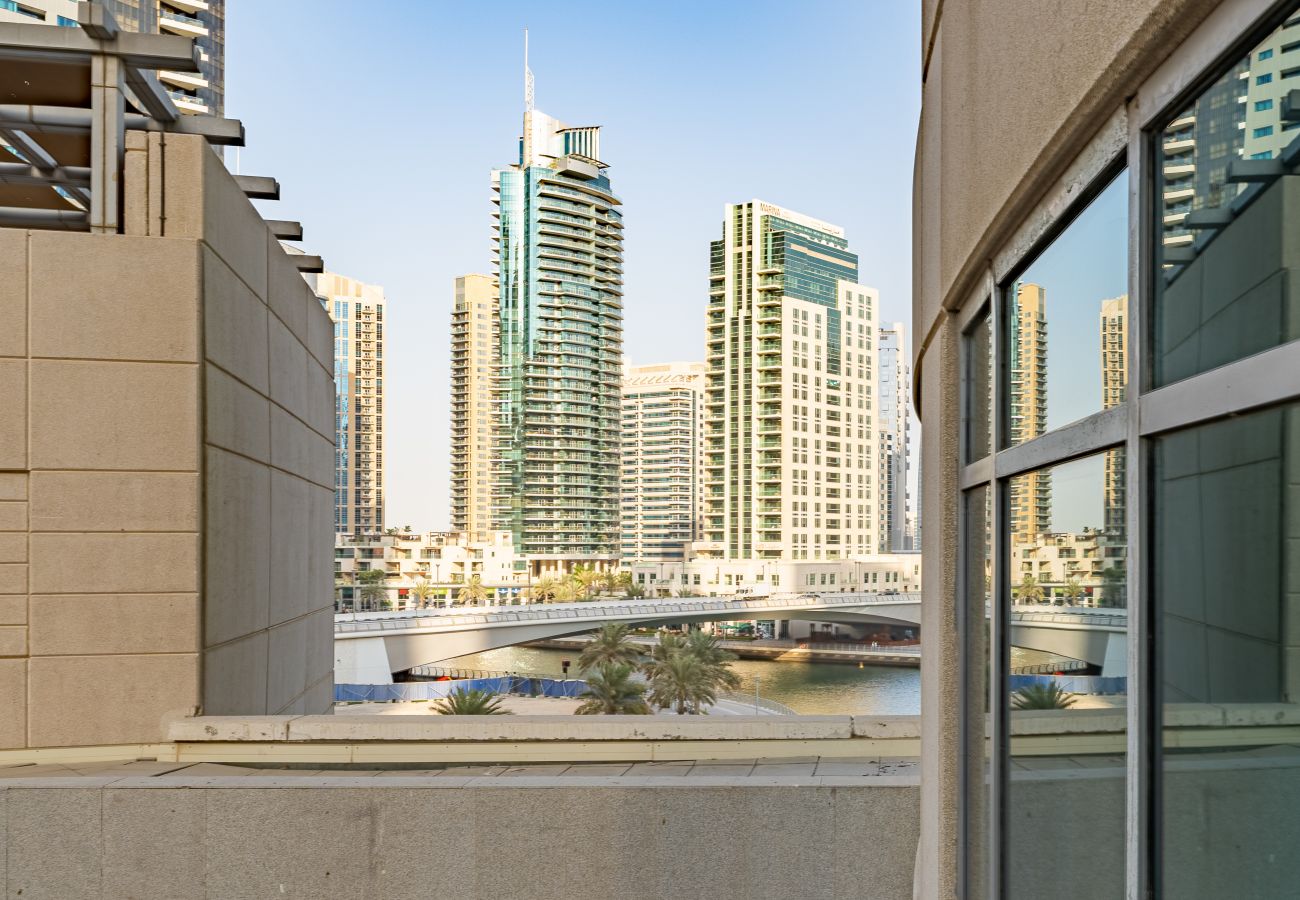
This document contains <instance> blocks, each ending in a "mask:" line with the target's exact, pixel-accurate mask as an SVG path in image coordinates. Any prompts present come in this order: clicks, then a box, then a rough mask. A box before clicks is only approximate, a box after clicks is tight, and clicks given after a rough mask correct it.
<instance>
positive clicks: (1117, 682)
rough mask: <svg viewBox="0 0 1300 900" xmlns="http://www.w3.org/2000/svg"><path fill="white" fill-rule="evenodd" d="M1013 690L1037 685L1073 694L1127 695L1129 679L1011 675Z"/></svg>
mask: <svg viewBox="0 0 1300 900" xmlns="http://www.w3.org/2000/svg"><path fill="white" fill-rule="evenodd" d="M1007 680H1008V681H1009V682H1010V686H1011V690H1013V691H1018V690H1020V689H1021V688H1026V687H1029V686H1030V685H1035V684H1055V685H1056V686H1057V687H1059V688H1060V689H1061V690H1063V691H1067V692H1069V693H1071V694H1127V693H1128V678H1127V677H1126V676H1124V675H1115V676H1102V675H1011V676H1009V677H1008V679H1007Z"/></svg>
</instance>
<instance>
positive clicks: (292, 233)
mask: <svg viewBox="0 0 1300 900" xmlns="http://www.w3.org/2000/svg"><path fill="white" fill-rule="evenodd" d="M266 224H267V227H268V228H270V229H271V234H273V235H275V237H276V240H281V241H301V240H302V223H301V222H290V221H288V220H286V219H267V220H266Z"/></svg>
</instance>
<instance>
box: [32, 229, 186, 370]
mask: <svg viewBox="0 0 1300 900" xmlns="http://www.w3.org/2000/svg"><path fill="white" fill-rule="evenodd" d="M31 279H32V282H31V355H32V356H33V357H37V356H39V357H52V358H71V359H138V360H151V361H171V362H197V361H198V345H199V329H198V291H199V263H198V251H197V248H196V245H195V243H194V242H193V241H190V240H167V239H163V238H156V237H129V236H126V235H96V234H73V233H60V232H56V231H34V232H32V236H31Z"/></svg>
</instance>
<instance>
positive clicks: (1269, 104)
mask: <svg viewBox="0 0 1300 900" xmlns="http://www.w3.org/2000/svg"><path fill="white" fill-rule="evenodd" d="M1272 108H1273V101H1272V100H1256V101H1255V112H1264V110H1266V109H1272Z"/></svg>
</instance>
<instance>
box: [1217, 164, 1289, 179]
mask: <svg viewBox="0 0 1300 900" xmlns="http://www.w3.org/2000/svg"><path fill="white" fill-rule="evenodd" d="M1283 172H1284V169H1283V166H1282V160H1280V159H1234V160H1233V161H1232V162H1230V163H1228V178H1227V180H1228V181H1229V182H1231V183H1233V184H1244V183H1248V182H1252V181H1272V180H1273V179H1274V178H1277V177H1279V176H1281V175H1282V174H1283Z"/></svg>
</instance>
